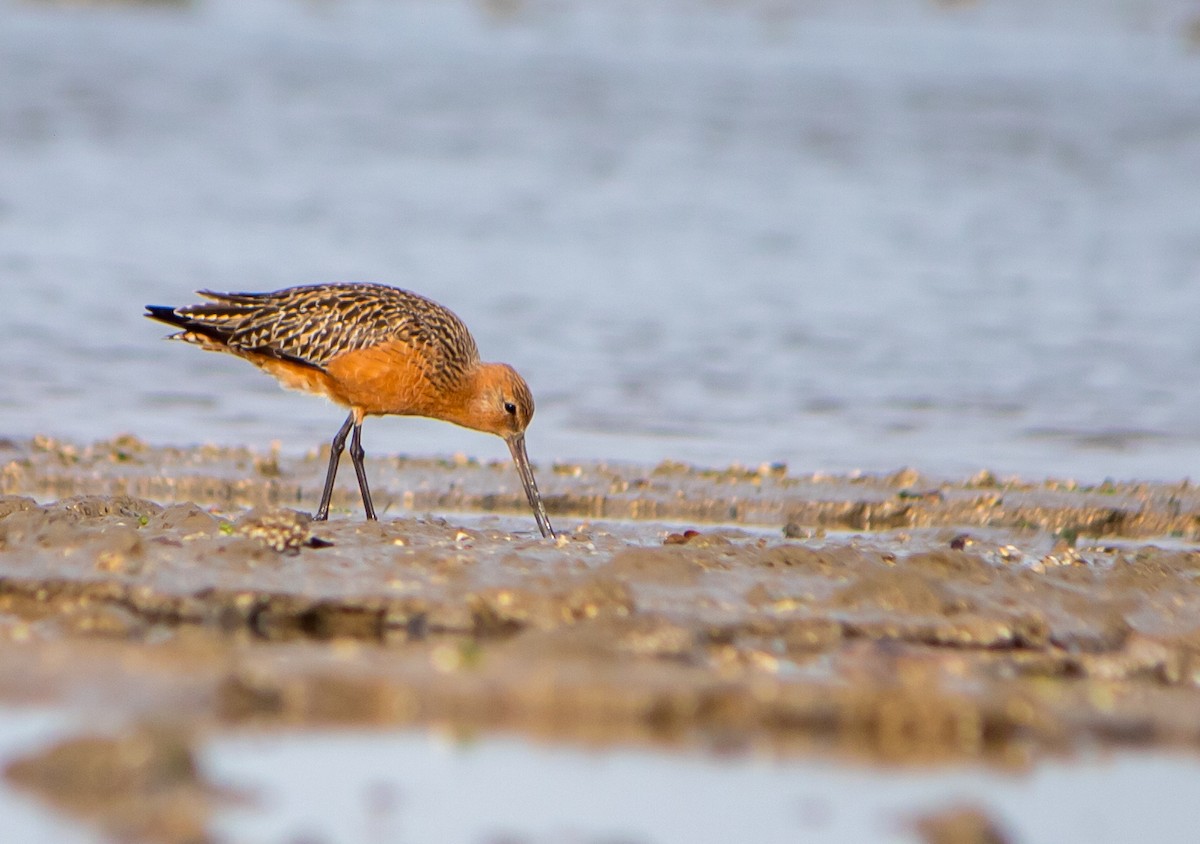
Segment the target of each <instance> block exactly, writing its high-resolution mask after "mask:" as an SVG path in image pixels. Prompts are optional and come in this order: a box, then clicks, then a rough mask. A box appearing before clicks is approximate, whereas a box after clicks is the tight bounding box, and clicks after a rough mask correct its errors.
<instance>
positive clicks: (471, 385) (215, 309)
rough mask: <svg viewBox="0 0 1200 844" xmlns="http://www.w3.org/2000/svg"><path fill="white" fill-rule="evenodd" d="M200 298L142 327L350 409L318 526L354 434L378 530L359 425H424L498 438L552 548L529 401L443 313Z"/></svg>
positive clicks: (385, 301)
mask: <svg viewBox="0 0 1200 844" xmlns="http://www.w3.org/2000/svg"><path fill="white" fill-rule="evenodd" d="M198 295H200V296H202V297H204V298H205V299H208V300H209V301H208V302H207V303H204V304H198V305H186V306H184V307H180V308H172V307H168V306H164V305H147V306H146V316H148V317H150V318H151V319H156V320H158V321H160V322H165V323H167V324H168V325H173V326H175V327H177V328H180V329H182V330H181V331H179V332H178V333H176V334H172V335H171V336H170V338H169V339H173V340H183V341H184V342H187V343H193V344H195V345H197V346H199V347H200V348H202V349H207V350H209V351H218V352H228V353H230V354H233V355H237V356H238V357H240V358H245V359H246V360H248V361H250V362H251V363H253V364H254V365H255V366H257V367H258V368H259V369H262V370H264V371H266V372H268V373H270V374H271V375H274V376H275V377H276V378H277V379H278V380H279V381H280V383H282V384H283V386H285V387H288V388H291V389H295V390H302V391H304V392H309V393H316V394H318V395H322V396H326V397H328V398H330V399H332V400H333V401H334V402H336V403H337V404H340V405H342V406H343V407H348V408H349V409H350V415H349V416H348V417H346V422H345V424H343V425H342V427H341V429H340V430H338V432H337V435H336V436H334V438H333V443H332V447H331V450H330V454H329V468H328V470H327V471H326V474H325V489H324V491H322V493H321V505H320V507H319V508H318V509H317V513H316V516H315V518H316V519H326V518H328V517H329V499H330V497H331V496H332V495H333V479H334V476H335V475H336V474H337V467H338V461H339V459H340V458H341V455H342V450H343V448H344V447H345V445H346V437H347V435H349V434H350V432H351V430H353V436H352V437H351V440H350V459H351V461H352V462H353V463H354V472H355V474H356V475H357V476H358V488H359V491H360V492H361V493H362V500H363V509H364V510H365V511H366V515H367V518H368V519H374V518H375V507H374V505H373V504H372V503H371V491H370V489H369V488H368V486H367V472H366V469H365V467H364V466H363V454H364V452H363V447H362V423H363V420H364V419H365V418H366V417H367V416H383V415H387V414H397V415H402V416H427V417H430V418H432V419H442V420H445V421H446V422H453V423H454V424H456V425H462V426H463V427H465V428H473V429H474V430H476V431H485V432H487V433H489V434H496V435H497V436H499V437H501V438H503V439H504V441H505V442H506V443H508V449H509V451H510V452H512V457H513V462H514V463H516V466H517V472H518V473H519V474H520V476H521V483H522V484H523V485H524V487H525V496H526V497H527V498H528V499H529V506H530V507H532V508H533V516H534V518H535V519H536V520H537V525H538V528H539V529H540V530H541V532H542V536H554V529H553V528H552V527H551V526H550V519H549V517H548V516H547V515H546V508H545V505H543V504H542V497H541V495H540V494H539V493H538V488H537V482H536V481H535V480H534V477H533V469H532V467H530V465H529V456H528V454H527V453H526V451H525V428H526V427H527V426H528V425H529V420H530V419H532V418H533V395H532V394H531V393H530V392H529V387H528V385H527V384H526V383H525V379H523V378H522V377H521V376H520V375H518V374H517V372H516V370H514V369H513V368H512V367H511V366H509V365H508V364H504V363H484V362H482V361H480V359H479V350H478V349H477V348H476V346H475V340H474V338H473V337H471V332H470V331H468V330H467V327H466V326H465V325H464V324H463V322H462V320H460V319H459V318H458V317H457V316H456V315H455V314H454V313H452V312H451V311H450V310H448V309H446V308H444V307H442V306H441V305H439V304H437V303H436V302H433V301H431V300H429V299H426V298H425V297H423V296H418V295H417V294H415V293H410V292H408V291H407V290H400V289H398V288H395V287H389V286H387V285H382V284H317V285H310V286H301V287H289V288H287V289H286V290H277V291H275V292H274V293H214V292H212V291H211V290H201V291H199V294H198Z"/></svg>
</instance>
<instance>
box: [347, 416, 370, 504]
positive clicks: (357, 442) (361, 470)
mask: <svg viewBox="0 0 1200 844" xmlns="http://www.w3.org/2000/svg"><path fill="white" fill-rule="evenodd" d="M365 454H366V452H365V451H363V447H362V423H361V422H359V423H357V424H356V425H355V426H354V436H353V437H351V438H350V460H351V461H352V462H353V463H354V474H356V475H358V491H359V492H361V493H362V498H363V511H364V512H366V514H367V518H368V519H370V520H372V521H375V507H374V505H372V504H371V490H370V488H369V487H368V486H367V467H366V466H364V465H363V456H364V455H365Z"/></svg>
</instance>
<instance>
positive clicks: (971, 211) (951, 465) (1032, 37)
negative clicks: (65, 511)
mask: <svg viewBox="0 0 1200 844" xmlns="http://www.w3.org/2000/svg"><path fill="white" fill-rule="evenodd" d="M1197 14H1198V13H1197V10H1196V7H1195V5H1194V3H1192V2H1189V0H1130V2H1108V3H1104V2H1098V1H1097V0H1060V2H1056V3H1051V4H1046V3H1042V2H1034V0H1013V2H1006V3H984V2H979V3H957V4H940V5H939V4H933V3H930V4H926V5H922V4H917V3H911V2H900V1H899V0H881V2H870V3H868V2H849V3H840V2H839V3H833V2H828V3H825V2H817V3H799V2H794V3H793V2H787V1H786V0H776V2H766V0H761V2H753V0H747V2H723V3H705V2H700V0H687V2H685V0H663V2H657V3H650V4H647V3H640V2H632V0H612V2H607V0H606V1H605V2H601V0H586V1H585V0H580V1H579V2H571V0H528V2H525V1H524V0H514V2H508V3H504V2H492V3H465V2H447V1H446V0H437V2H434V0H347V1H346V2H291V1H290V0H289V2H273V0H253V2H238V0H195V2H191V3H167V4H132V5H125V4H97V5H91V4H89V5H83V6H81V5H77V4H65V5H58V4H51V3H44V2H19V1H18V0H0V16H2V23H0V387H2V389H0V435H3V436H9V437H16V436H26V435H29V434H33V433H35V432H42V433H51V434H58V435H65V436H69V437H73V438H78V439H82V440H92V439H95V438H99V437H105V436H110V435H113V434H116V433H119V432H124V431H130V432H135V433H137V434H139V435H141V436H143V437H145V438H147V439H150V440H152V441H155V442H164V443H176V444H189V443H197V442H206V441H209V442H221V443H245V444H249V445H252V446H255V447H259V448H265V447H266V446H267V444H268V443H269V442H270V441H271V440H276V439H277V440H280V441H281V442H282V444H283V447H284V448H285V449H286V450H289V451H302V450H306V449H309V448H312V447H315V446H316V445H318V444H319V443H321V442H323V441H325V440H327V439H328V438H329V437H330V436H331V435H332V434H333V432H334V430H335V429H336V427H337V425H338V423H339V421H340V418H341V412H340V411H338V410H337V409H336V408H333V407H330V406H322V404H321V402H319V401H318V400H314V399H309V398H304V397H299V396H294V395H290V394H287V393H284V392H282V391H280V390H279V389H278V388H276V387H275V385H274V384H273V383H272V382H271V381H270V379H269V378H267V377H266V376H263V375H261V374H260V373H258V372H256V371H254V369H253V368H252V367H250V366H247V365H246V364H244V363H242V362H240V361H236V360H233V359H227V358H223V357H220V356H216V355H206V354H202V353H200V352H198V351H196V350H194V349H189V348H186V347H183V346H182V345H168V344H165V343H161V342H160V341H159V339H158V338H159V337H161V336H162V335H163V334H164V331H163V330H162V329H161V328H160V327H158V326H156V325H154V324H151V323H149V322H146V321H144V320H142V318H141V317H140V315H139V314H140V311H141V306H142V305H143V304H145V303H166V304H182V303H185V302H188V301H191V299H192V291H193V290H195V289H196V288H202V287H210V288H215V289H218V290H230V289H231V290H265V289H274V288H279V287H284V286H288V285H291V284H298V283H308V282H317V281H330V280H373V281H382V282H387V283H392V284H396V285H399V286H403V287H409V288H411V289H414V290H417V291H419V292H422V293H425V294H426V295H429V296H431V297H432V298H435V299H437V300H438V301H441V302H443V303H444V304H447V305H449V306H450V307H452V308H453V309H455V310H456V311H457V312H458V313H459V314H460V315H461V316H462V317H463V318H464V319H465V320H466V321H467V323H468V324H469V325H470V326H472V328H473V330H474V332H475V334H476V337H477V339H478V341H479V345H480V347H481V349H482V351H483V353H484V356H485V357H487V358H491V359H499V360H506V361H508V362H510V363H513V364H514V365H516V366H517V367H518V369H520V370H521V371H522V372H523V373H524V374H525V375H526V376H527V378H528V380H529V381H530V383H531V385H532V386H533V389H534V393H535V395H536V396H537V399H538V416H537V419H536V420H535V423H534V427H533V428H532V429H531V432H530V450H531V452H532V454H533V456H534V458H535V460H538V461H549V460H552V459H571V458H585V459H586V458H615V459H622V460H635V461H657V460H660V459H663V458H675V459H683V460H688V461H693V462H698V463H701V464H708V465H723V464H726V463H728V462H730V461H735V460H736V461H742V462H748V463H751V464H756V463H758V462H762V461H776V460H784V461H787V462H788V463H789V464H790V465H791V466H792V468H793V470H795V471H813V470H819V469H824V470H835V471H843V470H849V469H856V468H861V469H864V470H867V471H886V470H890V469H893V468H895V467H898V466H903V465H913V466H917V467H918V468H920V469H922V470H925V471H928V472H932V473H935V474H944V475H950V476H954V475H961V474H964V473H969V472H973V471H975V470H977V469H979V468H982V467H988V468H991V469H993V470H995V471H999V472H1002V473H1009V472H1015V473H1021V474H1025V475H1029V476H1033V477H1041V476H1045V475H1071V476H1075V477H1079V478H1081V479H1092V480H1098V479H1101V478H1103V477H1106V476H1113V477H1122V478H1129V477H1138V478H1161V479H1174V478H1179V477H1184V476H1188V475H1196V474H1197V473H1198V472H1200V395H1198V394H1197V391H1196V390H1195V389H1194V388H1193V382H1194V380H1195V377H1194V376H1195V373H1196V372H1197V371H1200V335H1198V334H1197V332H1196V331H1195V330H1193V323H1194V321H1195V319H1196V315H1197V314H1198V313H1200V178H1198V177H1197V174H1200V47H1198V44H1197V33H1198V32H1200V22H1198V21H1200V18H1197V17H1196V15H1197ZM366 440H367V447H368V450H369V451H370V452H371V453H374V454H381V453H384V452H400V453H428V452H453V451H459V450H462V451H467V452H469V453H472V454H476V455H479V456H483V457H497V458H502V457H503V456H504V446H503V444H502V443H501V442H500V441H499V440H496V441H494V442H493V440H492V438H488V437H485V436H483V435H476V434H471V433H467V432H463V431H460V430H457V429H454V428H451V427H450V426H445V425H440V424H437V423H430V422H422V421H416V420H387V421H384V422H373V423H372V424H371V425H370V426H368V431H367V436H366Z"/></svg>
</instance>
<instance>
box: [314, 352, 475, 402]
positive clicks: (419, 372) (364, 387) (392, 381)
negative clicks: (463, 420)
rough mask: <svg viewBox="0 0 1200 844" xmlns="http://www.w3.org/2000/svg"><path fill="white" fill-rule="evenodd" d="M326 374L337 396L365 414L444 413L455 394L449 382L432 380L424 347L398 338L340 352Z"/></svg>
mask: <svg viewBox="0 0 1200 844" xmlns="http://www.w3.org/2000/svg"><path fill="white" fill-rule="evenodd" d="M325 374H326V375H327V376H328V378H329V381H330V383H331V388H332V390H333V391H334V392H335V394H336V397H337V399H338V400H340V401H341V402H342V403H343V404H346V405H348V406H350V407H354V408H358V409H359V410H360V411H361V412H362V413H364V414H366V415H381V414H389V413H394V414H406V415H411V416H435V417H436V416H441V415H442V414H441V412H440V410H441V408H442V407H443V405H444V404H445V403H446V402H448V401H453V397H454V390H452V389H448V385H445V384H442V383H437V384H435V383H434V381H433V380H431V378H430V374H431V361H430V360H429V359H428V358H427V357H426V355H424V354H423V350H422V349H420V348H416V347H414V346H411V345H409V344H408V343H404V342H399V341H393V342H390V343H381V344H380V345H378V346H371V347H370V348H366V349H357V350H355V351H351V352H346V353H345V354H342V355H338V356H337V357H336V358H334V359H333V360H331V361H329V363H327V364H326V365H325Z"/></svg>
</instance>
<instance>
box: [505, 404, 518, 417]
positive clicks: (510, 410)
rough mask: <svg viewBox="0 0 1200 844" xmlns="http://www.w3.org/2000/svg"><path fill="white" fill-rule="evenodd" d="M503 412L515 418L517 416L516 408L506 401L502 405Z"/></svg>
mask: <svg viewBox="0 0 1200 844" xmlns="http://www.w3.org/2000/svg"><path fill="white" fill-rule="evenodd" d="M504 412H505V413H509V414H512V415H513V416H516V415H517V406H516V405H515V404H513V403H512V402H510V401H506V402H505V403H504Z"/></svg>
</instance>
